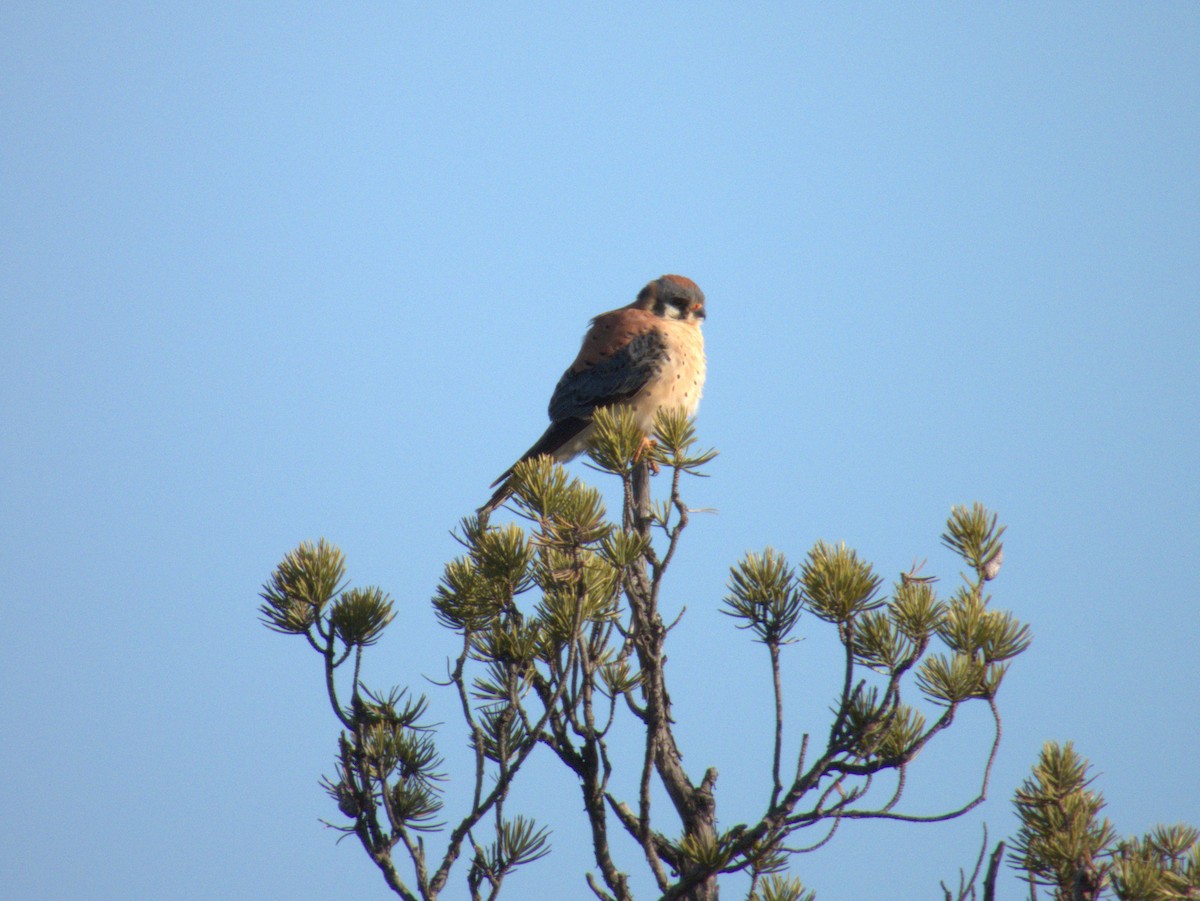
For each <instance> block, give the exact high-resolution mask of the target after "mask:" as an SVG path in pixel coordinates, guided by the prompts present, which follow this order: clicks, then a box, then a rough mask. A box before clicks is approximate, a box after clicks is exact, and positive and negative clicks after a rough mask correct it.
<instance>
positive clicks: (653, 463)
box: [633, 437, 661, 475]
mask: <svg viewBox="0 0 1200 901" xmlns="http://www.w3.org/2000/svg"><path fill="white" fill-rule="evenodd" d="M655 447H658V442H657V441H655V440H654V439H653V438H650V437H644V438H642V443H641V444H640V445H639V446H638V449H637V451H635V452H634V455H633V462H634V464H637V463H640V462H641V460H642V457H643V456H645V455H646V454H647V453H648V452H649V451H650V449H651V448H655ZM646 464H647V465H648V466H649V467H650V474H651V475H658V473H659V472H660V471H661V467H660V466H659V465H658V461H657V460H655V459H654V458H653V457H647V458H646Z"/></svg>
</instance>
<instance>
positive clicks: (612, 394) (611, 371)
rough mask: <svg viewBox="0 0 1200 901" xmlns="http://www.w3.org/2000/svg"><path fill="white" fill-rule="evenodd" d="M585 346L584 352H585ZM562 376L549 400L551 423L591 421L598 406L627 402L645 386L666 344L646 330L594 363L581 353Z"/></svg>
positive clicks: (657, 333)
mask: <svg viewBox="0 0 1200 901" xmlns="http://www.w3.org/2000/svg"><path fill="white" fill-rule="evenodd" d="M588 350H589V348H588V347H587V345H586V343H585V345H584V351H585V352H586V351H588ZM580 357H581V359H580V360H579V361H577V362H576V364H575V365H574V366H572V367H571V368H570V369H568V370H567V371H566V372H565V373H563V377H562V378H561V379H559V382H558V386H557V387H556V388H555V389H554V395H553V396H552V397H551V398H550V408H549V412H550V421H551V422H554V423H558V422H562V421H564V420H568V419H583V420H585V421H587V420H590V419H591V416H592V411H593V410H595V409H596V408H597V407H605V406H609V405H610V404H615V403H620V402H621V401H624V400H629V398H631V397H633V396H634V395H635V394H637V393H638V392H639V391H641V390H642V389H643V388H645V387H646V383H647V382H649V381H650V379H651V378H653V377H654V375H655V373H657V372H658V371H659V370H660V369H661V368H662V365H663V363H664V362H665V361H666V358H667V342H666V339H665V337H664V336H663V333H662V332H660V331H659V330H658V329H654V328H651V329H647V330H645V331H642V332H640V333H638V334H636V335H634V336H632V337H631V338H630V339H629V340H628V341H627V342H625V343H624V344H622V345H621V346H620V347H619V348H618V349H616V350H613V351H611V352H606V353H600V352H598V353H597V354H596V356H595V359H594V361H592V360H588V359H586V358H585V357H584V354H583V353H581V354H580Z"/></svg>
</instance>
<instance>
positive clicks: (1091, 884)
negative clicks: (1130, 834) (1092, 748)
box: [1010, 742, 1200, 901]
mask: <svg viewBox="0 0 1200 901" xmlns="http://www.w3.org/2000/svg"><path fill="white" fill-rule="evenodd" d="M1089 769H1090V766H1089V764H1088V762H1087V760H1086V759H1085V758H1084V757H1082V756H1081V755H1080V754H1079V753H1078V752H1077V751H1076V750H1075V748H1074V746H1073V745H1072V743H1071V742H1067V743H1066V744H1059V743H1058V742H1047V743H1046V744H1045V746H1044V747H1043V748H1042V751H1041V754H1040V755H1039V757H1038V760H1037V763H1036V764H1035V765H1034V767H1033V771H1032V772H1031V774H1030V775H1029V777H1028V778H1027V779H1026V780H1025V781H1024V782H1023V783H1022V785H1021V787H1020V788H1019V789H1017V792H1016V794H1015V795H1014V797H1013V804H1014V806H1015V807H1016V810H1017V817H1018V819H1019V820H1020V822H1021V828H1020V831H1019V832H1018V833H1017V836H1016V838H1015V839H1014V841H1013V847H1012V851H1011V853H1010V862H1011V864H1012V866H1013V867H1014V868H1016V869H1018V870H1020V871H1022V872H1023V873H1024V874H1025V877H1026V878H1027V879H1028V880H1030V881H1031V882H1032V883H1034V884H1036V885H1045V886H1050V887H1051V888H1052V889H1053V891H1054V898H1055V901H1076V899H1079V901H1096V899H1099V898H1101V897H1110V896H1111V897H1115V898H1116V899H1118V901H1193V899H1196V898H1200V830H1197V829H1196V828H1194V827H1192V826H1186V825H1182V824H1179V825H1174V826H1157V827H1155V828H1154V829H1153V830H1151V831H1150V832H1149V833H1148V834H1146V835H1145V836H1143V837H1141V838H1133V839H1124V840H1118V838H1117V835H1116V830H1115V829H1114V827H1113V825H1112V823H1110V822H1109V821H1108V819H1107V818H1102V817H1101V816H1100V811H1101V810H1102V809H1103V808H1104V796H1103V795H1102V794H1100V792H1098V791H1096V790H1094V789H1093V788H1092V783H1093V781H1094V777H1090V776H1089V775H1088V771H1089Z"/></svg>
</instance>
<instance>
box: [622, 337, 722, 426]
mask: <svg viewBox="0 0 1200 901" xmlns="http://www.w3.org/2000/svg"><path fill="white" fill-rule="evenodd" d="M663 332H664V333H665V337H666V339H667V342H666V343H667V358H666V360H665V361H664V362H663V364H662V366H661V367H660V368H659V370H658V372H657V373H656V374H655V375H654V376H653V377H652V378H651V379H650V381H649V382H648V383H647V384H646V387H644V388H643V389H642V390H641V391H640V392H638V394H637V395H635V396H634V397H633V398H631V399H630V401H629V406H630V407H632V408H633V411H634V413H635V414H636V416H637V420H638V425H639V426H640V427H641V429H642V431H644V432H647V433H649V432H650V431H652V430H653V428H654V417H655V415H656V414H657V413H658V411H659V410H663V409H672V408H676V407H678V408H682V409H683V410H684V411H685V412H686V413H687V414H688V415H689V416H692V415H694V414H695V412H696V410H697V409H698V408H699V406H700V395H701V394H702V393H703V391H704V375H705V370H706V366H705V360H704V338H703V336H702V335H701V334H700V329H699V328H697V327H696V326H695V325H691V324H687V323H674V322H672V323H669V324H667V325H665V326H664V327H663Z"/></svg>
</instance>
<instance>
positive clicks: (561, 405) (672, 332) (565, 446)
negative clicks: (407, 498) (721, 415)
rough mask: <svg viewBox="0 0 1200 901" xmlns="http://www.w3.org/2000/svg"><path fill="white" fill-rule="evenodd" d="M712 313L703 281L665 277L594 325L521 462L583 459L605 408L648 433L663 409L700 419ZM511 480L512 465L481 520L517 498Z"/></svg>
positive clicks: (675, 276) (605, 315) (481, 513)
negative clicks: (621, 409) (704, 330)
mask: <svg viewBox="0 0 1200 901" xmlns="http://www.w3.org/2000/svg"><path fill="white" fill-rule="evenodd" d="M704 315H705V311H704V292H703V291H701V290H700V289H699V287H697V286H696V283H695V282H693V281H692V280H691V279H688V278H684V277H683V276H682V275H664V276H662V277H661V278H657V279H655V280H654V281H652V282H651V283H650V284H648V285H646V287H644V288H642V290H641V291H640V292H638V296H637V299H636V300H635V301H634V302H633V303H631V304H629V306H625V307H621V308H620V309H618V310H612V311H610V312H608V313H601V314H600V315H599V316H597V317H596V318H595V319H593V320H592V323H591V328H589V329H588V332H587V334H586V335H584V337H583V347H582V348H580V350H579V356H577V357H576V358H575V362H574V363H572V364H571V366H570V368H569V369H567V371H566V372H565V373H563V377H562V378H561V379H559V380H558V385H557V387H555V389H554V395H553V396H552V397H551V398H550V427H549V428H548V429H546V432H545V434H543V435H542V437H541V438H539V439H538V440H537V441H536V442H535V443H534V445H533V447H531V448H530V449H529V450H527V451H525V453H524V454H522V455H521V460H528V459H530V458H531V457H537V456H539V455H541V454H546V455H549V456H550V457H553V458H554V459H555V460H556V461H558V462H560V463H562V462H565V461H567V460H570V459H572V458H573V457H575V456H576V455H578V454H579V453H580V452H581V451H583V450H584V449H585V448H586V447H587V445H588V441H589V439H590V438H591V433H592V431H593V426H592V411H593V410H595V409H596V408H597V407H610V406H614V405H623V406H627V407H632V408H633V412H634V414H635V416H636V418H637V423H638V426H639V427H640V428H641V430H642V431H643V432H645V433H646V434H647V435H648V434H650V432H651V430H652V429H653V427H654V417H655V414H656V413H658V411H659V410H660V409H663V408H673V407H682V408H683V409H684V410H686V411H687V414H688V415H689V416H691V415H692V414H694V413H695V412H696V408H697V407H698V406H699V404H700V392H701V391H702V390H703V388H704V370H705V363H704V338H703V336H702V335H701V334H700V323H701V322H703V321H704ZM521 460H518V461H517V462H518V463H519V462H521ZM515 465H516V464H515V463H514V464H513V466H515ZM511 474H512V466H510V467H509V468H508V469H507V470H505V472H504V474H503V475H501V476H500V478H498V479H496V481H494V482H492V486H491V487H493V488H495V487H496V486H497V485H499V486H500V487H499V488H497V489H496V493H495V494H493V495H492V498H491V500H489V501H488V502H487V503H486V504H484V505H483V506H482V507H480V508H479V514H480V516H487V515H488V514H489V513H491V512H492V511H493V510H494V509H496V508H497V507H498V506H500V505H501V504H502V503H504V501H505V499H506V498H507V497H508V496H509V494H511V493H512V488H511V486H510V485H509V479H508V477H509V476H510V475H511Z"/></svg>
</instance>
